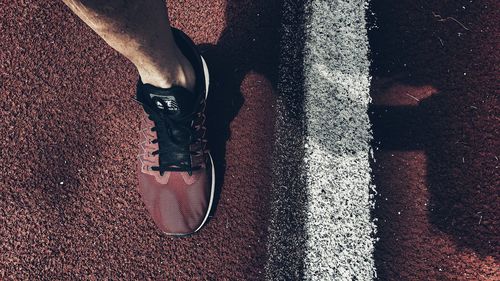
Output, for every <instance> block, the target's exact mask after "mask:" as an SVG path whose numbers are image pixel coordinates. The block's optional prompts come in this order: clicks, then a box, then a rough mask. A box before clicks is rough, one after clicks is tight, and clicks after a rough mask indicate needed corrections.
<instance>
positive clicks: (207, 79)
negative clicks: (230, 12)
mask: <svg viewBox="0 0 500 281" xmlns="http://www.w3.org/2000/svg"><path fill="white" fill-rule="evenodd" d="M200 57H201V62H202V64H203V73H204V75H205V99H206V98H208V89H209V88H210V74H209V72H208V66H207V63H206V61H205V59H204V58H203V57H202V56H200ZM208 157H210V164H211V165H210V166H211V167H212V171H211V172H212V182H211V188H210V201H209V202H208V209H207V213H206V214H205V218H203V221H202V222H201V224H200V226H198V228H196V230H195V231H194V232H197V231H198V230H200V229H201V228H202V227H203V225H205V223H206V222H207V220H208V217H209V215H210V212H211V211H212V205H213V202H214V197H215V167H214V160H213V159H212V155H211V154H210V152H209V153H208ZM194 232H193V233H194Z"/></svg>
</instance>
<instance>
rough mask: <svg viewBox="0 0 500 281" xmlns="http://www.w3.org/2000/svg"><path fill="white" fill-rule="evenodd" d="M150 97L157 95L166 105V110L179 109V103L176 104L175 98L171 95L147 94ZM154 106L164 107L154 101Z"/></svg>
mask: <svg viewBox="0 0 500 281" xmlns="http://www.w3.org/2000/svg"><path fill="white" fill-rule="evenodd" d="M149 96H150V97H151V98H154V97H157V98H160V99H161V100H162V101H163V102H164V104H165V105H166V106H167V109H168V110H171V111H178V110H179V105H178V104H177V101H176V100H175V98H174V97H172V96H163V95H157V94H149ZM156 107H158V108H159V109H164V108H163V103H161V102H159V101H156Z"/></svg>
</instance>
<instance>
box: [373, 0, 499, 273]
mask: <svg viewBox="0 0 500 281" xmlns="http://www.w3.org/2000/svg"><path fill="white" fill-rule="evenodd" d="M371 11H372V12H373V13H374V14H375V16H374V17H370V18H371V21H372V23H373V22H374V24H372V27H374V28H373V29H372V30H371V31H370V32H369V33H370V43H371V49H372V50H371V51H372V59H373V63H372V69H373V75H374V79H373V86H372V97H373V101H374V105H373V107H372V110H371V112H372V116H371V118H372V122H373V130H374V135H375V147H377V148H378V149H377V150H376V153H375V159H376V162H375V163H373V168H374V181H375V184H376V185H377V191H378V195H377V196H376V200H377V202H376V209H375V211H374V216H375V217H377V218H378V221H377V225H378V236H379V238H380V241H379V242H378V243H377V245H376V252H375V260H376V266H377V270H378V275H379V277H380V280H398V281H400V280H440V281H441V280H500V272H499V268H500V261H499V258H500V255H499V253H500V243H499V242H500V238H499V233H500V225H499V218H500V208H499V206H500V201H499V187H500V173H499V171H498V168H499V165H500V160H499V148H500V131H499V129H500V126H499V116H500V102H499V94H500V92H499V89H500V88H499V86H500V85H499V83H498V81H499V78H500V73H499V69H498V66H499V65H500V52H499V47H500V41H499V38H500V30H499V27H500V17H499V13H498V11H500V2H498V1H490V0H487V1H414V0H403V1H388V0H373V1H371Z"/></svg>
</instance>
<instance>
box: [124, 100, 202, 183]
mask: <svg viewBox="0 0 500 281" xmlns="http://www.w3.org/2000/svg"><path fill="white" fill-rule="evenodd" d="M134 100H135V101H137V102H138V103H140V104H141V105H142V106H143V108H144V111H145V112H146V113H147V114H148V118H149V120H151V121H153V122H154V124H155V126H154V127H153V128H151V131H153V132H156V136H157V138H156V139H154V140H153V141H152V143H158V150H156V151H153V152H152V155H159V163H158V166H152V167H151V169H152V170H153V171H158V172H159V173H160V175H163V173H164V172H167V171H185V172H188V174H189V175H192V173H193V171H196V170H199V169H200V168H201V166H196V167H192V165H191V163H190V162H191V156H192V155H199V154H200V152H197V151H191V150H190V146H191V145H192V144H195V143H197V142H200V143H201V144H203V143H204V142H205V141H204V140H203V138H202V137H198V138H197V137H196V133H197V131H196V130H193V128H192V127H191V125H192V124H193V119H194V118H193V117H195V116H198V115H197V114H196V113H192V114H189V115H187V116H184V117H182V118H180V119H176V120H172V118H171V117H170V116H169V113H168V111H167V110H165V109H164V110H161V109H156V108H153V107H151V106H149V105H147V104H145V103H142V102H140V101H138V100H137V99H135V98H134ZM157 102H158V103H161V104H162V106H163V108H168V106H167V104H166V103H165V102H164V101H163V100H162V99H160V98H156V97H155V98H153V104H154V103H157ZM188 122H189V125H185V124H188ZM195 128H196V127H195ZM173 129H175V130H179V131H182V132H183V134H186V135H187V136H189V137H186V138H184V140H180V141H179V140H178V139H176V138H175V137H174V135H173V134H172V130H173ZM201 150H202V152H201V153H204V152H203V145H202V147H201ZM171 154H176V155H181V156H182V158H184V159H186V158H188V159H190V160H189V161H184V162H177V161H176V162H165V161H162V160H161V157H162V155H171Z"/></svg>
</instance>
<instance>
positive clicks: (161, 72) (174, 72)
mask: <svg viewBox="0 0 500 281" xmlns="http://www.w3.org/2000/svg"><path fill="white" fill-rule="evenodd" d="M137 69H138V71H139V75H140V77H141V81H142V82H143V83H147V84H151V85H153V86H156V87H159V88H170V87H172V86H181V87H184V88H186V89H188V90H190V91H194V89H195V84H196V75H195V72H194V69H193V67H192V65H191V63H190V62H189V61H188V60H187V59H186V58H185V57H184V56H182V55H180V56H178V57H177V60H176V61H175V62H173V61H172V60H171V61H169V62H168V63H165V64H163V66H153V67H151V66H149V67H147V66H142V67H137Z"/></svg>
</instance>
